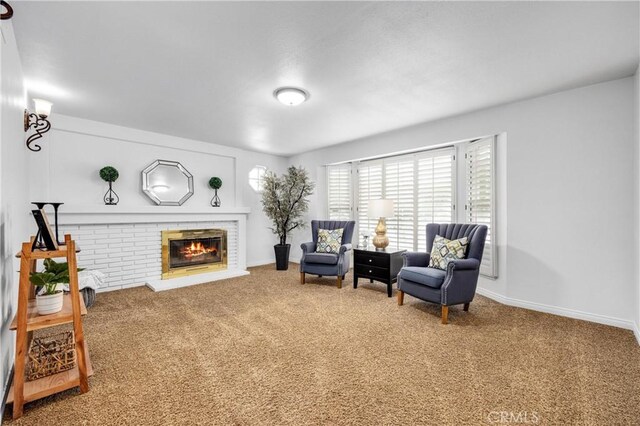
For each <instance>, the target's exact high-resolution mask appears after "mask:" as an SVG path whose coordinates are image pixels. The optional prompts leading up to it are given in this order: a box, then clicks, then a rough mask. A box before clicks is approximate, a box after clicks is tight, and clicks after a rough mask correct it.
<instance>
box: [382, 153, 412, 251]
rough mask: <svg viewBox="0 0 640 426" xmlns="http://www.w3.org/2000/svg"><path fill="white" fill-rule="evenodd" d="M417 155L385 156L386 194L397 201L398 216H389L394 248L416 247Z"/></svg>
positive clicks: (396, 210) (388, 223) (390, 242)
mask: <svg viewBox="0 0 640 426" xmlns="http://www.w3.org/2000/svg"><path fill="white" fill-rule="evenodd" d="M414 158H415V156H414V155H411V156H404V157H395V158H389V159H385V161H384V182H385V185H384V189H385V191H384V198H386V199H391V200H393V201H394V209H395V210H394V216H393V217H392V218H387V220H386V222H387V236H388V237H389V247H388V249H392V250H409V251H413V250H415V247H414V243H415V235H414V227H415V223H414V218H415V194H414V169H415V160H414Z"/></svg>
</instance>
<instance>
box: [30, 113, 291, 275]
mask: <svg viewBox="0 0 640 426" xmlns="http://www.w3.org/2000/svg"><path fill="white" fill-rule="evenodd" d="M54 108H55V105H54ZM51 123H52V126H53V130H52V131H51V132H50V133H49V134H47V135H46V136H45V138H44V140H43V142H42V151H40V152H39V153H38V155H36V156H31V162H30V164H29V166H30V170H31V171H32V173H31V193H30V194H31V198H32V199H34V200H35V199H41V200H48V201H61V202H64V203H65V205H64V206H62V207H61V210H63V209H65V208H66V209H69V210H71V209H73V208H74V207H76V206H81V207H86V206H102V205H103V204H104V203H103V201H102V197H103V195H104V193H105V191H106V190H107V189H108V187H107V185H106V183H105V182H103V181H102V180H101V179H100V177H99V175H98V171H99V170H100V168H102V167H103V166H105V165H112V166H115V167H116V168H117V169H118V171H119V172H120V177H119V178H118V180H117V181H116V182H115V183H114V190H115V191H116V192H117V194H118V195H119V196H120V202H119V203H118V205H117V206H112V207H110V208H112V209H113V211H114V212H117V211H120V210H124V209H129V210H131V209H136V208H142V207H147V208H148V206H154V204H153V202H152V201H151V200H150V199H149V198H148V197H147V196H146V195H145V194H144V193H143V192H142V190H141V189H140V188H141V175H140V173H141V171H142V169H144V168H145V167H146V166H147V165H149V164H151V163H152V162H153V161H155V160H157V159H162V160H175V161H180V162H181V163H182V164H183V165H184V166H185V167H186V168H187V169H188V170H189V172H191V174H193V176H194V191H195V192H194V195H193V196H192V197H191V198H190V199H189V200H187V202H186V203H185V204H183V205H182V206H176V207H173V208H175V209H176V210H177V211H181V212H182V211H194V212H195V211H203V210H211V211H214V210H213V209H214V208H213V207H211V206H210V204H209V202H210V200H211V197H213V190H211V189H210V188H209V187H208V181H209V178H210V177H211V176H219V177H220V178H221V179H222V180H223V185H222V188H221V189H220V190H219V191H218V195H219V196H220V198H221V200H222V207H223V208H224V207H250V208H251V213H250V214H249V216H248V220H247V235H248V239H249V241H250V243H249V244H248V247H247V264H248V265H249V266H252V265H256V264H260V263H268V262H273V244H274V239H273V237H272V235H271V231H270V230H269V229H268V226H269V222H268V221H267V219H266V217H265V216H264V213H263V212H262V208H261V206H260V194H258V193H256V192H254V191H253V190H252V189H251V187H250V186H249V184H248V174H249V171H250V170H251V168H253V167H254V166H255V165H262V166H266V167H267V168H268V169H270V170H274V171H275V172H277V173H282V172H283V171H284V169H285V168H286V166H287V160H286V159H285V158H283V157H278V156H274V155H269V154H261V153H256V152H251V151H245V150H241V149H237V148H231V147H227V146H222V145H216V144H212V143H207V142H200V141H194V140H190V139H183V138H179V137H174V136H169V135H163V134H158V133H151V132H146V131H141V130H137V129H131V128H126V127H120V126H114V125H110V124H106V123H100V122H95V121H89V120H84V119H79V118H75V117H68V116H63V115H56V114H55V113H54V114H52V116H51ZM36 171H37V172H36Z"/></svg>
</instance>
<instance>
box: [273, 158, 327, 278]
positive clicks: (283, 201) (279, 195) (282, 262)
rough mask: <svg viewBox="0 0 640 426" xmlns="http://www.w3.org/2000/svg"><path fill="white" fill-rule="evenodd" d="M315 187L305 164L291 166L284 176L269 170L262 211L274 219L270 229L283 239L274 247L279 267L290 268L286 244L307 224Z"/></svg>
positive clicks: (277, 266)
mask: <svg viewBox="0 0 640 426" xmlns="http://www.w3.org/2000/svg"><path fill="white" fill-rule="evenodd" d="M314 187H315V184H314V183H313V182H312V181H311V179H310V178H309V173H308V172H307V171H306V170H305V169H304V168H302V167H295V166H291V167H289V169H288V170H287V173H286V174H284V175H282V176H277V175H276V174H274V173H268V174H267V175H266V176H265V178H264V186H263V192H262V210H263V211H264V212H265V214H266V215H267V217H268V218H269V219H271V222H272V223H273V227H272V228H271V230H272V231H273V233H274V234H276V235H277V236H278V238H279V239H280V243H279V244H276V245H275V246H274V247H273V248H274V251H275V255H276V269H278V270H286V269H288V267H289V250H290V248H291V245H290V244H287V237H288V236H289V234H290V233H291V232H292V231H293V230H294V229H298V228H304V227H305V226H306V224H307V222H306V221H304V220H303V216H304V214H305V213H306V212H307V211H308V210H309V200H308V197H309V196H310V195H311V194H313V189H314Z"/></svg>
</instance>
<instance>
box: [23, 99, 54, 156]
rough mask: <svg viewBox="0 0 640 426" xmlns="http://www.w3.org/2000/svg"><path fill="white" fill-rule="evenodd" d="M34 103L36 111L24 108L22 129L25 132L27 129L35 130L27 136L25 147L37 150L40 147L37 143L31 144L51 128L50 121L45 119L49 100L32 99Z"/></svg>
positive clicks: (49, 106)
mask: <svg viewBox="0 0 640 426" xmlns="http://www.w3.org/2000/svg"><path fill="white" fill-rule="evenodd" d="M34 103H35V106H36V112H29V110H26V109H25V110H24V131H25V132H27V131H29V129H33V130H35V133H34V134H32V135H31V136H29V137H28V138H27V148H29V150H30V151H33V152H38V151H40V150H41V149H42V147H41V146H40V145H38V144H34V145H33V147H32V146H31V144H32V143H33V142H35V141H36V140H38V139H40V138H41V137H42V136H43V135H44V134H45V133H47V132H48V131H49V130H51V123H50V122H49V120H47V117H48V116H49V114H50V113H51V102H48V101H43V100H41V99H34Z"/></svg>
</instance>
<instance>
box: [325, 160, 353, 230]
mask: <svg viewBox="0 0 640 426" xmlns="http://www.w3.org/2000/svg"><path fill="white" fill-rule="evenodd" d="M327 195H328V199H327V207H328V209H329V220H351V216H352V215H351V205H352V201H351V164H338V165H335V166H327Z"/></svg>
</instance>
